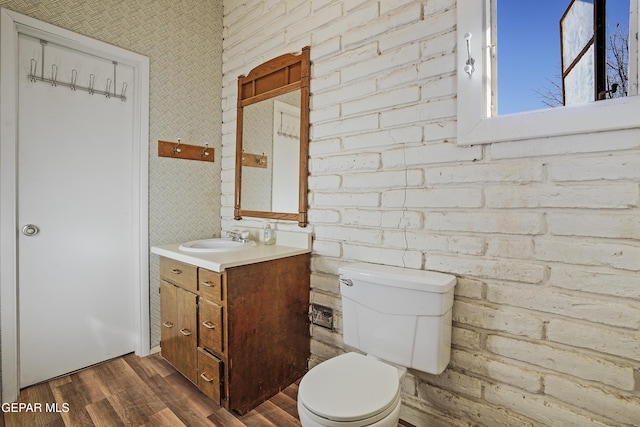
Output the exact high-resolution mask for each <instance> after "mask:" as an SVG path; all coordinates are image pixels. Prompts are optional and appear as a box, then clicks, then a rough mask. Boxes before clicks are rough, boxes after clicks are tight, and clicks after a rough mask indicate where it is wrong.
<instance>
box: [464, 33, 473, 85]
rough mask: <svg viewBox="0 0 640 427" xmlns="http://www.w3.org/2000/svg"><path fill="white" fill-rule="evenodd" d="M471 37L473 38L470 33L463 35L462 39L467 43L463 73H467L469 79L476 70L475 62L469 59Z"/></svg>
mask: <svg viewBox="0 0 640 427" xmlns="http://www.w3.org/2000/svg"><path fill="white" fill-rule="evenodd" d="M471 37H473V35H472V34H471V33H464V39H465V41H466V42H467V62H466V63H465V66H464V72H465V73H467V74H468V75H469V77H471V75H472V74H473V72H474V71H475V70H476V67H475V63H476V60H475V59H473V58H472V57H471Z"/></svg>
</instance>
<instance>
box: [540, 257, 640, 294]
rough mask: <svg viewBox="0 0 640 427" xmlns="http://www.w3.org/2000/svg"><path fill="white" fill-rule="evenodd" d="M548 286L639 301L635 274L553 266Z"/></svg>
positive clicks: (638, 282)
mask: <svg viewBox="0 0 640 427" xmlns="http://www.w3.org/2000/svg"><path fill="white" fill-rule="evenodd" d="M550 273H551V274H550V276H549V281H548V284H549V285H550V286H555V287H558V288H563V289H571V290H576V291H582V292H591V293H596V294H603V295H611V296H615V297H622V298H636V299H640V277H638V275H637V274H635V273H627V274H623V273H622V272H620V271H615V272H614V271H599V270H593V269H588V268H584V267H571V266H566V265H554V266H552V267H551V268H550Z"/></svg>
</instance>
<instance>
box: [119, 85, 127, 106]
mask: <svg viewBox="0 0 640 427" xmlns="http://www.w3.org/2000/svg"><path fill="white" fill-rule="evenodd" d="M120 99H121V100H122V101H126V100H127V83H126V82H124V83H122V92H121V93H120Z"/></svg>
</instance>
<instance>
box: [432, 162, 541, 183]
mask: <svg viewBox="0 0 640 427" xmlns="http://www.w3.org/2000/svg"><path fill="white" fill-rule="evenodd" d="M542 179H543V169H542V165H541V164H535V163H531V162H527V163H519V162H515V163H505V162H503V163H500V164H496V163H473V164H457V165H452V166H432V167H429V168H427V169H426V171H425V180H426V182H429V183H433V184H435V183H439V184H440V183H442V184H449V183H468V182H473V183H479V182H487V183H505V182H512V183H514V184H528V183H531V182H540V181H542Z"/></svg>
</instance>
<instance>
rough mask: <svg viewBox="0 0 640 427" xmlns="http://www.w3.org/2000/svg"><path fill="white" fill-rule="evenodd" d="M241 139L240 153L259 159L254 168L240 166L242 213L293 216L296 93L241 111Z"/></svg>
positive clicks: (297, 153) (297, 167) (297, 169)
mask: <svg viewBox="0 0 640 427" xmlns="http://www.w3.org/2000/svg"><path fill="white" fill-rule="evenodd" d="M242 135H243V140H242V147H243V152H244V153H247V154H248V153H251V154H256V155H258V156H259V157H258V161H256V165H255V167H251V166H250V163H249V161H247V157H246V156H245V161H244V162H243V168H242V169H243V171H242V198H241V205H242V207H243V209H248V210H253V211H265V212H285V213H297V212H298V193H299V180H298V177H299V175H300V165H299V161H298V160H299V158H300V90H299V89H298V90H295V91H293V92H288V93H285V94H282V95H279V96H277V97H275V98H270V99H265V100H263V101H260V102H257V103H255V104H251V105H248V106H246V107H244V117H243V125H242ZM260 159H262V165H263V166H264V167H260V166H259V165H258V164H257V163H258V162H259V161H260Z"/></svg>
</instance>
